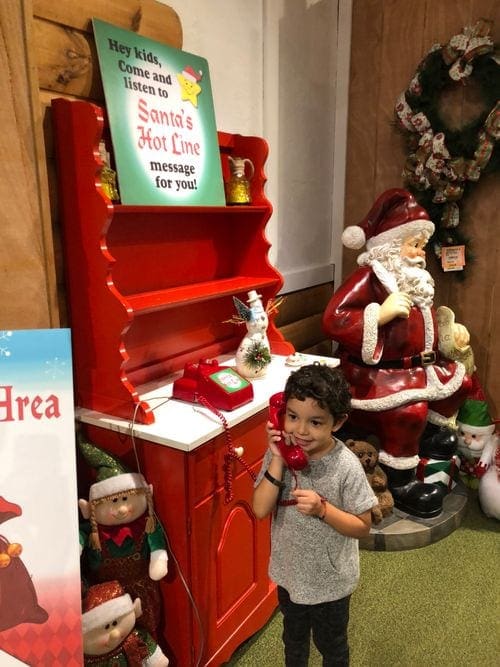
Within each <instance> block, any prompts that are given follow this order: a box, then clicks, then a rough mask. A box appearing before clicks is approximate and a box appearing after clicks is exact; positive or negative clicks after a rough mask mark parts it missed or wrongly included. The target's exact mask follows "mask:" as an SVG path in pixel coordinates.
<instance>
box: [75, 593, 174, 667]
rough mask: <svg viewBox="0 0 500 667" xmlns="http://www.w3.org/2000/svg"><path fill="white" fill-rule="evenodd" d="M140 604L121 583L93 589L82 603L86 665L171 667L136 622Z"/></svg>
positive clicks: (158, 648) (155, 644)
mask: <svg viewBox="0 0 500 667" xmlns="http://www.w3.org/2000/svg"><path fill="white" fill-rule="evenodd" d="M140 616H141V600H140V599H139V598H136V599H135V600H134V601H132V598H131V597H130V595H129V594H128V593H125V591H124V590H123V587H122V586H121V585H120V583H119V582H118V581H107V582H104V583H102V584H96V585H95V586H91V587H90V588H89V589H88V591H87V594H86V596H85V598H84V600H83V615H82V632H83V653H84V664H85V665H87V666H88V665H95V666H97V667H111V666H113V667H122V666H123V667H126V666H129V667H165V666H166V665H168V664H169V660H168V658H167V656H166V655H165V654H164V653H163V651H162V650H161V648H160V647H159V646H158V644H157V643H156V642H155V641H154V639H153V638H152V637H151V635H150V634H149V633H148V632H147V631H146V630H144V629H142V628H141V627H140V625H136V620H137V619H138V618H139V621H138V623H140Z"/></svg>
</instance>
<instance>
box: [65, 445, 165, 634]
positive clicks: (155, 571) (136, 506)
mask: <svg viewBox="0 0 500 667" xmlns="http://www.w3.org/2000/svg"><path fill="white" fill-rule="evenodd" d="M79 446H80V450H81V452H82V454H83V456H84V458H85V459H86V461H87V462H88V463H89V464H90V465H91V466H93V467H94V468H96V470H97V478H96V479H97V481H96V482H95V483H94V484H92V485H91V487H90V490H89V499H88V501H87V500H84V499H80V500H79V501H78V505H79V507H80V511H81V513H82V515H83V517H84V519H86V522H85V523H83V524H82V525H81V526H80V552H81V553H82V556H83V563H82V570H83V574H84V577H86V578H87V579H88V581H89V583H91V584H95V583H101V582H105V581H111V580H118V581H119V582H120V583H121V585H122V586H123V588H124V589H125V591H126V592H127V593H129V594H130V595H131V596H132V597H133V598H134V599H135V598H137V597H138V598H140V599H141V602H142V608H143V616H142V618H141V625H142V626H143V627H144V628H145V629H146V630H147V631H148V632H149V633H150V634H151V636H152V637H154V638H156V637H157V627H158V624H159V620H160V610H161V607H160V588H159V581H160V579H162V578H163V577H165V575H166V574H167V571H168V556H167V552H166V549H165V539H164V535H163V532H162V528H161V526H160V525H159V524H158V523H157V522H156V521H155V517H154V511H153V489H152V486H151V485H150V484H148V483H147V482H146V480H145V479H144V477H143V475H141V474H140V473H137V472H128V471H126V470H125V468H124V467H123V466H122V464H121V463H120V462H119V461H118V460H117V459H115V458H114V457H112V456H111V455H110V454H108V453H107V452H104V451H103V450H101V449H99V448H98V447H96V446H95V445H92V444H90V443H87V442H82V441H81V442H80V443H79Z"/></svg>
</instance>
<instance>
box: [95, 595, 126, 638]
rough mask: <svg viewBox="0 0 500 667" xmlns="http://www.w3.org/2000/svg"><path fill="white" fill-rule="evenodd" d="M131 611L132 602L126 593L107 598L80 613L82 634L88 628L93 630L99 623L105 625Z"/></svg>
mask: <svg viewBox="0 0 500 667" xmlns="http://www.w3.org/2000/svg"><path fill="white" fill-rule="evenodd" d="M131 611H134V604H133V602H132V598H131V597H130V595H129V594H128V593H125V595H121V596H120V597H119V598H113V599H112V600H107V601H106V602H103V603H102V604H100V605H99V606H98V607H94V609H90V611H86V612H85V613H84V614H82V631H83V634H85V633H86V632H89V631H90V630H95V629H96V628H98V627H99V626H101V625H106V623H110V622H111V621H114V620H115V619H117V618H120V616H124V615H125V614H128V613H130V612H131Z"/></svg>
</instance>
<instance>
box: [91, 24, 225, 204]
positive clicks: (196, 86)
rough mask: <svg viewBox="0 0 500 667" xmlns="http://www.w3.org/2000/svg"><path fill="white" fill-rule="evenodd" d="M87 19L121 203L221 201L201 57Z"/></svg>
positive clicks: (208, 88)
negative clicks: (92, 36)
mask: <svg viewBox="0 0 500 667" xmlns="http://www.w3.org/2000/svg"><path fill="white" fill-rule="evenodd" d="M93 26H94V35H95V41H96V46H97V53H98V56H99V65H100V69H101V76H102V81H103V86H104V94H105V98H106V107H107V113H108V119H109V125H110V130H111V139H112V142H113V150H114V156H115V162H116V170H117V175H118V183H119V190H120V199H121V202H122V204H138V205H179V206H223V205H225V197H224V185H223V180H222V170H221V164H220V157H219V146H218V141H217V128H216V124H215V114H214V107H213V100H212V89H211V86H210V75H209V71H208V63H207V61H206V60H205V59H204V58H200V57H199V56H195V55H193V54H191V53H186V52H185V51H181V50H179V49H174V48H172V47H170V46H167V45H166V44H161V43H160V42H155V41H153V40H150V39H147V38H145V37H141V36H140V35H137V34H136V33H134V32H130V31H128V30H122V29H121V28H116V27H115V26H113V25H110V24H109V23H104V22H103V21H100V20H98V19H93Z"/></svg>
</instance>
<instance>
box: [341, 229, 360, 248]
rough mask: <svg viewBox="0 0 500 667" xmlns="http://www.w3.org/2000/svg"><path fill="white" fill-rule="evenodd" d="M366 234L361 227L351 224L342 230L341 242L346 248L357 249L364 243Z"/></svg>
mask: <svg viewBox="0 0 500 667" xmlns="http://www.w3.org/2000/svg"><path fill="white" fill-rule="evenodd" d="M365 242H366V236H365V233H364V231H363V229H362V228H361V227H358V226H357V225H351V226H349V227H346V228H345V229H344V231H343V232H342V243H343V244H344V245H345V247H346V248H351V249H352V250H359V249H360V248H362V247H363V246H364V245H365Z"/></svg>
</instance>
